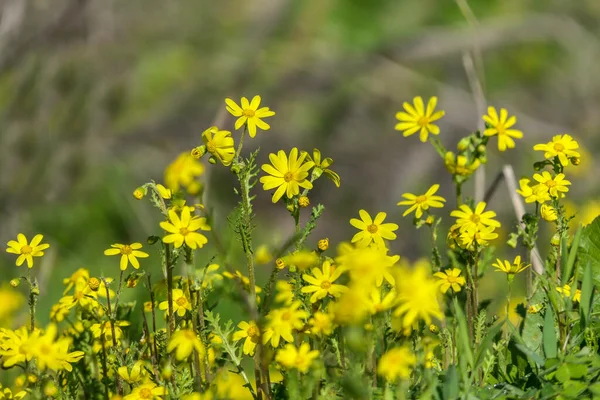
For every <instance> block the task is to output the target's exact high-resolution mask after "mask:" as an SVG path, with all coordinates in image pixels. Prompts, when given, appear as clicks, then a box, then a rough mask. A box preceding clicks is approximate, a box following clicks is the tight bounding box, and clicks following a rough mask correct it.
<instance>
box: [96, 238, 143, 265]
mask: <svg viewBox="0 0 600 400" xmlns="http://www.w3.org/2000/svg"><path fill="white" fill-rule="evenodd" d="M110 247H111V248H110V249H107V250H104V255H105V256H116V255H118V254H120V255H121V263H120V266H121V271H125V270H126V269H127V265H128V262H129V263H131V265H132V266H133V268H135V269H139V268H140V262H139V261H138V260H137V259H138V257H139V258H146V257H149V255H148V253H144V252H143V251H139V249H141V248H142V244H141V243H132V244H119V243H115V244H111V245H110Z"/></svg>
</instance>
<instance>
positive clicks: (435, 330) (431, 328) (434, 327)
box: [429, 324, 440, 334]
mask: <svg viewBox="0 0 600 400" xmlns="http://www.w3.org/2000/svg"><path fill="white" fill-rule="evenodd" d="M429 331H430V332H431V333H435V334H437V333H439V331H440V328H438V327H437V325H434V324H431V325H429Z"/></svg>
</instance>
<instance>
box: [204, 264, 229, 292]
mask: <svg viewBox="0 0 600 400" xmlns="http://www.w3.org/2000/svg"><path fill="white" fill-rule="evenodd" d="M218 270H219V264H210V265H209V266H208V267H206V269H205V270H204V272H203V274H202V275H200V276H201V278H200V282H202V288H203V289H212V288H213V287H214V286H215V284H216V283H217V282H221V281H222V280H223V275H221V274H219V273H218V272H217V271H218Z"/></svg>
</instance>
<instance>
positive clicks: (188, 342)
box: [167, 329, 206, 361]
mask: <svg viewBox="0 0 600 400" xmlns="http://www.w3.org/2000/svg"><path fill="white" fill-rule="evenodd" d="M194 350H195V351H196V352H197V353H198V355H199V356H200V357H201V358H202V357H203V356H204V353H205V351H206V349H205V348H204V345H203V344H202V342H201V341H200V339H199V338H198V335H196V333H195V332H194V331H192V330H189V329H182V330H180V331H177V332H175V333H174V334H173V336H171V340H169V345H168V346H167V352H168V353H171V352H173V351H175V359H176V360H177V361H182V360H186V359H187V358H188V357H189V356H190V355H191V354H192V352H193V351H194Z"/></svg>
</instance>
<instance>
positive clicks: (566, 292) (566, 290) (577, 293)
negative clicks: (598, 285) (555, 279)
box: [556, 283, 581, 303]
mask: <svg viewBox="0 0 600 400" xmlns="http://www.w3.org/2000/svg"><path fill="white" fill-rule="evenodd" d="M556 291H557V292H558V293H560V294H562V295H563V296H565V297H571V285H569V284H567V283H565V284H564V286H562V287H560V286H559V287H557V288H556ZM573 301H575V302H577V303H579V302H580V301H581V290H579V289H575V294H574V295H573Z"/></svg>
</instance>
